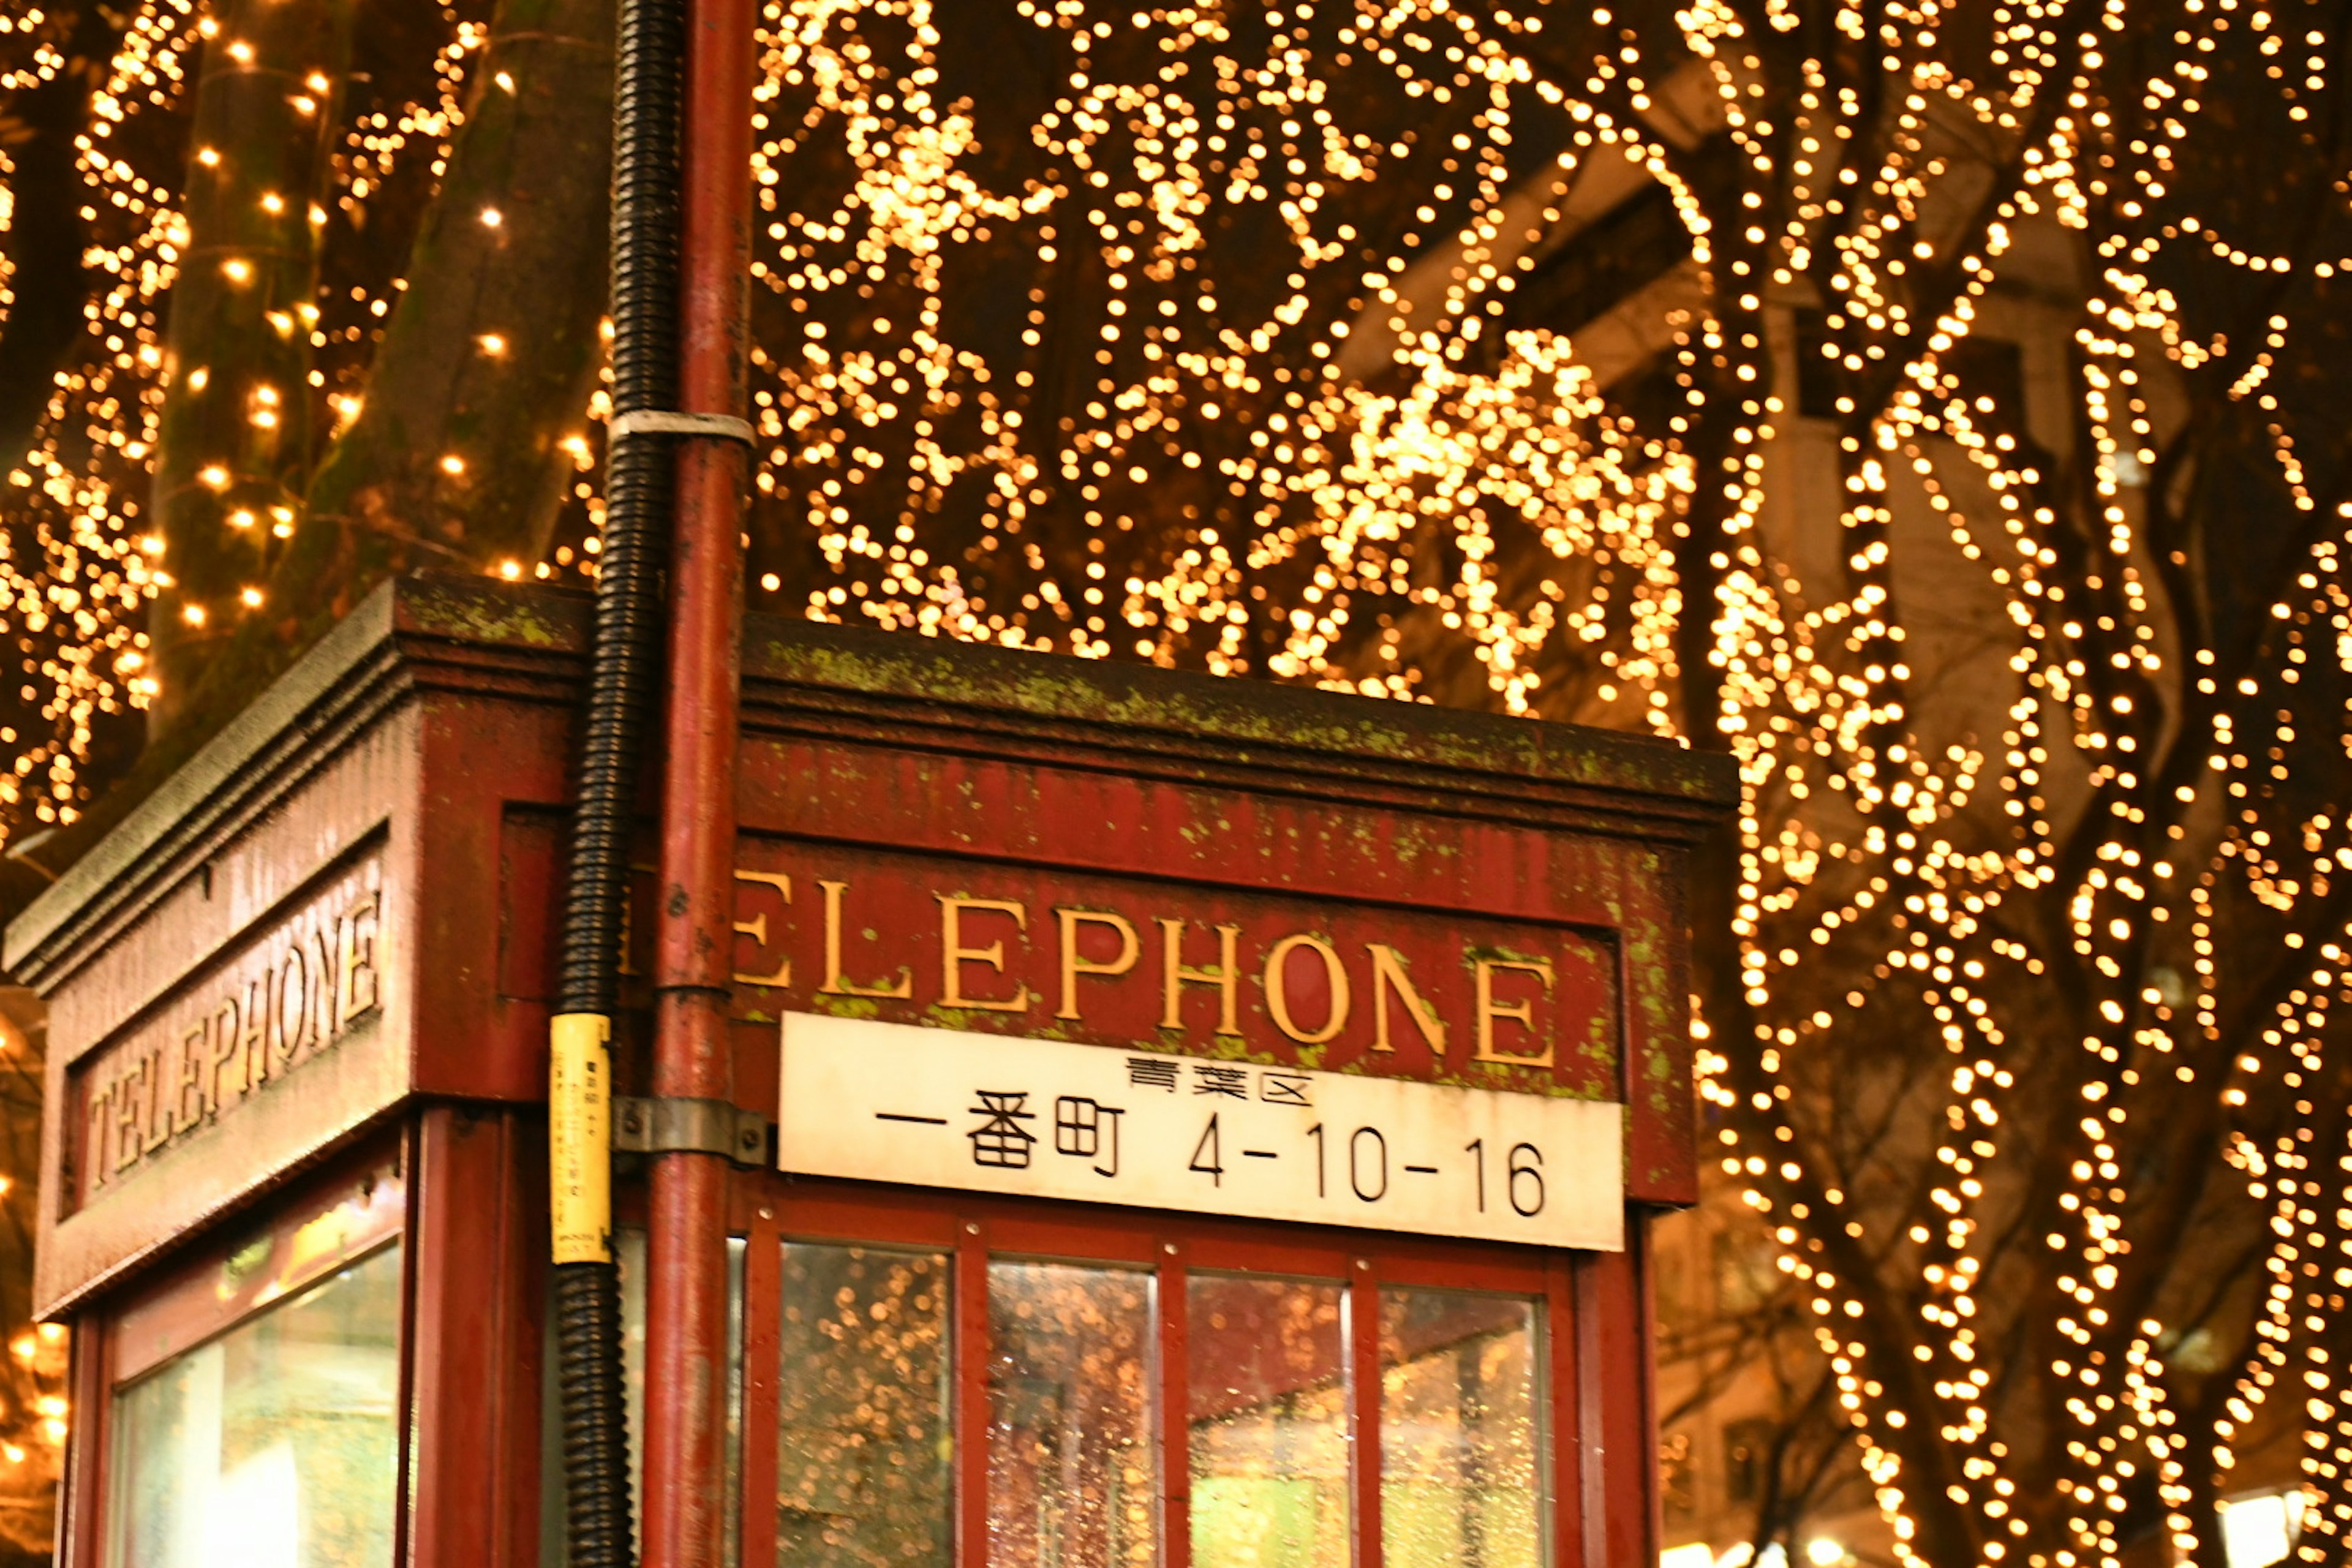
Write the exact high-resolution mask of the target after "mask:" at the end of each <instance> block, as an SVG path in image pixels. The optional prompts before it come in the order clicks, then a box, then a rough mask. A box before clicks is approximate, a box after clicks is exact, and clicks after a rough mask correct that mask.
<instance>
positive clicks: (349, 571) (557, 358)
mask: <svg viewBox="0 0 2352 1568" xmlns="http://www.w3.org/2000/svg"><path fill="white" fill-rule="evenodd" d="M613 24H614V4H613V0H504V3H503V4H501V5H499V10H498V13H497V15H496V16H495V18H494V19H493V22H492V24H491V31H490V37H489V41H488V45H487V46H486V47H485V49H484V50H483V53H482V56H481V57H480V58H479V59H478V62H477V64H476V66H475V70H476V73H477V74H476V81H475V92H474V95H473V101H472V103H471V104H470V106H469V108H468V110H467V120H466V123H465V126H464V129H463V130H462V131H460V132H459V133H458V136H457V142H456V145H455V146H454V147H453V149H452V150H451V153H450V157H449V166H448V172H447V174H446V177H445V178H444V180H443V182H442V186H441V190H440V192H439V194H438V195H437V196H436V199H435V202H434V204H433V206H432V208H431V209H430V210H429V211H428V212H427V214H426V215H425V219H424V222H423V225H422V226H421V228H420V229H419V231H418V234H417V238H416V241H415V247H414V249H413V250H412V252H411V255H410V258H409V266H408V269H407V273H406V280H407V288H406V289H405V291H404V294H403V295H402V298H401V301H400V304H399V307H398V308H397V309H396V310H394V311H393V313H392V316H391V319H390V321H389V323H388V325H387V327H386V330H385V332H384V338H383V343H382V344H381V345H380V346H379V347H378V349H377V351H376V355H375V358H374V361H373V364H372V366H371V368H370V372H369V379H368V384H367V394H366V397H365V401H364V403H363V405H362V409H361V411H360V413H359V415H358V416H357V417H356V419H354V420H353V421H352V424H351V425H350V426H349V427H348V428H347V429H345V430H344V431H343V432H342V434H341V436H340V437H338V438H337V439H336V441H335V444H334V446H333V447H332V448H331V450H330V451H329V453H328V454H327V457H326V458H325V461H324V462H323V463H321V464H320V466H319V468H317V470H316V471H315V472H314V473H313V474H312V475H311V476H310V479H309V483H308V485H307V493H305V494H304V496H303V500H302V503H301V507H300V510H299V511H298V512H297V515H296V519H295V522H294V533H293V538H292V539H291V540H290V541H289V542H288V543H287V545H286V547H285V550H284V553H283V555H282V557H281V558H280V559H279V560H278V562H277V563H276V565H275V567H274V568H273V569H272V570H271V572H270V574H269V575H268V579H267V585H266V587H265V590H264V599H263V603H262V605H261V606H260V607H258V608H257V609H253V610H250V611H247V612H245V613H244V614H242V615H241V616H239V617H238V619H237V621H236V625H235V626H234V627H233V628H232V629H228V630H226V633H225V635H222V636H221V637H218V638H217V639H216V640H215V642H214V643H213V645H212V646H211V647H210V648H209V649H208V650H207V651H206V652H205V654H204V655H203V656H202V662H201V663H200V664H197V665H196V666H194V668H184V669H183V670H182V672H181V674H180V680H181V683H182V686H181V690H180V692H179V693H178V695H177V697H176V699H175V700H174V702H173V709H172V715H171V721H170V722H169V723H168V724H167V725H165V726H164V727H163V729H162V730H161V731H159V732H157V733H155V734H152V735H151V737H150V739H149V742H148V746H147V749H146V751H145V752H144V753H143V754H142V756H141V758H140V760H139V763H138V765H137V766H136V767H135V768H134V769H132V770H131V773H130V775H129V776H128V777H126V778H125V779H124V780H123V781H122V782H121V784H117V785H116V786H115V787H114V788H113V789H111V790H110V791H108V792H107V794H106V795H104V796H103V797H102V798H101V799H100V801H99V802H97V803H96V804H95V805H93V807H92V808H91V810H90V811H89V812H88V813H87V814H86V815H85V816H83V817H82V818H81V819H80V821H79V822H77V823H76V824H75V825H74V826H73V827H72V828H70V829H68V830H66V831H65V833H64V834H62V835H61V837H62V838H63V839H64V840H65V842H63V843H61V844H59V845H58V846H57V847H56V848H55V849H54V850H53V851H52V852H50V856H49V858H51V859H52V860H53V861H54V863H56V864H58V865H65V864H68V863H69V862H70V861H71V860H72V859H73V858H75V857H76V856H77V855H78V854H79V851H80V850H81V849H82V848H83V847H87V846H88V845H89V844H91V843H94V842H96V841H97V839H98V838H99V837H102V836H103V835H104V833H105V832H106V830H107V829H108V828H109V827H110V826H113V824H115V823H116V822H119V821H120V820H121V818H122V816H124V815H125V814H126V813H127V812H128V811H129V810H130V809H131V806H133V805H136V804H137V803H138V802H139V801H140V800H142V799H143V798H145V796H146V795H147V794H148V793H149V792H150V791H151V790H152V789H153V788H154V787H155V785H156V784H160V783H161V782H162V781H163V779H165V778H167V777H169V776H170V775H171V773H173V770H174V769H176V768H177V767H178V766H179V765H180V764H181V763H184V762H185V761H186V760H187V759H188V757H189V756H191V755H193V754H194V752H195V750H196V748H197V747H199V746H201V745H202V744H203V743H204V742H205V740H206V739H208V738H209V737H210V736H211V735H212V734H213V733H214V732H215V731H216V730H218V729H219V728H220V726H221V725H222V724H224V723H226V721H228V720H229V719H230V718H232V717H233V716H235V715H236V712H237V711H238V710H241V709H243V708H244V706H245V705H246V704H247V702H249V701H251V700H253V697H254V694H255V693H257V691H259V690H260V689H262V688H263V687H265V686H267V685H268V683H269V682H270V681H271V680H273V679H276V678H277V677H278V674H280V673H281V672H282V671H284V670H285V669H286V668H287V667H288V666H289V665H290V664H292V663H293V662H294V660H295V659H296V658H298V657H299V656H300V654H301V653H302V651H303V650H304V649H305V648H307V647H310V645H311V643H313V642H315V641H316V640H317V639H318V638H319V637H320V636H321V635H323V634H324V633H325V632H326V631H327V629H328V628H329V627H330V626H333V625H334V623H335V621H336V620H337V619H338V618H340V617H341V616H343V615H344V614H346V613H347V612H348V611H349V610H350V609H351V608H352V605H355V604H357V603H358V602H359V601H360V600H361V599H362V598H364V597H365V596H366V595H367V594H368V593H369V591H370V590H372V589H373V588H374V587H375V585H376V584H379V583H381V582H383V580H384V579H385V578H386V577H390V576H393V575H395V574H399V573H402V572H405V571H409V570H412V569H414V568H416V567H419V566H431V565H446V566H455V567H461V568H469V569H473V570H478V571H489V570H495V569H496V568H497V567H498V565H499V563H501V562H503V561H508V560H512V561H514V562H516V563H531V562H536V561H537V560H538V559H539V558H540V556H541V553H542V552H543V551H544V550H545V548H546V545H547V540H548V536H549V534H550V533H551V531H552V530H553V527H554V524H555V521H556V518H557V515H558V513H559V510H560V509H561V504H562V499H563V493H564V485H565V482H566V480H567V479H569V478H570V476H571V475H572V473H573V472H574V470H575V458H574V455H573V454H574V451H575V450H583V451H584V448H578V447H567V446H566V445H565V443H566V442H567V441H569V440H571V439H572V437H585V436H586V434H587V417H586V410H587V405H588V397H589V394H590V392H591V391H592V390H593V386H594V383H595V377H596V373H597V367H598V365H599V363H601V361H602V354H603V351H602V339H601V333H600V329H599V322H600V321H601V319H602V316H603V311H604V255H605V244H604V239H605V211H606V203H607V199H608V196H609V190H608V186H609V184H610V168H611V161H612V142H611V128H612V102H613V68H612V51H613ZM501 76H504V77H505V78H506V79H508V80H509V81H511V83H512V84H513V85H512V88H511V89H509V88H508V87H506V86H505V85H502V84H501V83H500V81H499V78H500V77H501ZM488 214H495V215H496V221H495V222H486V221H484V220H485V216H486V215H488ZM174 308H175V310H176V308H177V307H176V303H175V307H174ZM248 335H250V334H248ZM488 340H496V341H495V342H490V341H488ZM452 457H454V458H457V468H456V470H455V471H452V470H451V468H448V467H446V466H445V463H444V458H452ZM162 619H163V616H160V615H159V616H158V620H159V624H160V622H161V620H162Z"/></svg>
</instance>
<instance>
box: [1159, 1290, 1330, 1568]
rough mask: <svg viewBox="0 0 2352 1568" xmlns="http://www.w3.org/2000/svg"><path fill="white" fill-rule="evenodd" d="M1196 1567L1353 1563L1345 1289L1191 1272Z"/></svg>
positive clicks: (1303, 1567) (1297, 1567)
mask: <svg viewBox="0 0 2352 1568" xmlns="http://www.w3.org/2000/svg"><path fill="white" fill-rule="evenodd" d="M1185 1299H1186V1314H1185V1334H1186V1339H1187V1341H1188V1344H1189V1349H1188V1352H1187V1353H1188V1356H1189V1359H1190V1360H1191V1362H1192V1375H1191V1390H1190V1394H1189V1398H1190V1400H1191V1405H1190V1409H1189V1411H1188V1426H1189V1427H1190V1430H1191V1439H1190V1444H1189V1447H1191V1450H1192V1455H1191V1465H1192V1472H1191V1474H1192V1563H1193V1565H1194V1568H1348V1560H1349V1532H1348V1380H1347V1365H1348V1362H1347V1337H1346V1333H1345V1331H1344V1329H1343V1327H1342V1324H1343V1322H1344V1318H1345V1312H1344V1309H1345V1307H1346V1303H1347V1290H1346V1289H1345V1288H1344V1287H1343V1286H1340V1285H1339V1284H1337V1283H1336V1282H1333V1283H1326V1282H1323V1281H1318V1280H1307V1279H1256V1278H1242V1277H1238V1276H1234V1275H1221V1274H1194V1275H1192V1276H1191V1277H1190V1279H1188V1280H1187V1282H1186V1290H1185Z"/></svg>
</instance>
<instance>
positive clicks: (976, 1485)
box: [953, 1219, 992, 1568]
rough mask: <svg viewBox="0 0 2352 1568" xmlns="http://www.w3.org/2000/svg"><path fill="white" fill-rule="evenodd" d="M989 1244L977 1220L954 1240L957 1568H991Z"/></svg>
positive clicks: (960, 1228)
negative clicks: (989, 1515)
mask: <svg viewBox="0 0 2352 1568" xmlns="http://www.w3.org/2000/svg"><path fill="white" fill-rule="evenodd" d="M988 1243H989V1237H988V1233H987V1232H986V1230H984V1229H983V1228H982V1222H981V1221H979V1220H977V1219H965V1220H961V1221H960V1222H959V1223H958V1225H957V1226H956V1238H955V1323H954V1325H953V1327H954V1332H955V1366H954V1369H953V1375H954V1378H955V1459H956V1470H955V1500H956V1504H955V1506H956V1532H955V1542H956V1545H955V1553H956V1568H988V1555H989V1553H988V1426H989V1420H990V1417H991V1415H992V1410H991V1408H990V1403H989V1397H988V1370H989V1369H988Z"/></svg>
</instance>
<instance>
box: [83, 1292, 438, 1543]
mask: <svg viewBox="0 0 2352 1568" xmlns="http://www.w3.org/2000/svg"><path fill="white" fill-rule="evenodd" d="M399 1396H400V1248H399V1247H397V1246H394V1247H387V1248H385V1249H384V1250H383V1251H382V1252H379V1253H377V1254H375V1255H374V1256H373V1257H372V1258H366V1259H364V1260H362V1261H361V1262H359V1263H355V1264H353V1265H352V1267H350V1268H346V1269H344V1270H342V1271H341V1273H339V1274H335V1275H332V1276H331V1277H329V1278H328V1279H323V1280H321V1281H320V1283H318V1284H316V1285H313V1286H311V1287H310V1289H307V1290H304V1291H302V1292H301V1293H299V1295H294V1296H289V1297H288V1298H287V1299H286V1300H282V1301H280V1302H279V1303H278V1304H277V1305H276V1306H274V1307H271V1308H270V1309H268V1310H267V1311H265V1312H262V1313H260V1314H259V1315H258V1316H256V1317H253V1318H249V1319H247V1321H245V1322H243V1323H240V1324H239V1325H237V1326H236V1328H234V1329H231V1330H230V1331H228V1332H226V1333H225V1334H223V1335H221V1336H220V1337H219V1338H218V1339H215V1340H213V1341H211V1342H207V1343H205V1344H202V1345H199V1346H197V1347H196V1348H195V1349H194V1350H192V1351H189V1352H186V1353H185V1354H183V1355H180V1356H176V1357H174V1358H173V1359H172V1360H171V1361H168V1362H166V1363H163V1366H161V1367H160V1368H158V1369H157V1370H156V1371H155V1372H153V1373H150V1374H149V1375H148V1376H147V1377H145V1378H142V1380H141V1381H140V1382H138V1383H136V1384H132V1385H131V1387H129V1388H127V1389H124V1390H123V1391H122V1392H121V1393H120V1394H117V1395H115V1400H114V1412H113V1422H114V1445H113V1446H114V1453H113V1473H112V1475H111V1477H110V1484H109V1490H110V1495H111V1500H112V1508H111V1509H110V1519H109V1521H108V1525H107V1562H108V1563H109V1564H110V1568H183V1565H184V1568H210V1565H211V1564H215V1563H238V1564H240V1565H241V1568H376V1565H378V1564H383V1565H385V1568H389V1565H390V1563H391V1562H392V1542H393V1526H394V1514H395V1510H396V1509H397V1507H398V1503H399V1493H398V1481H399V1464H400V1418H399V1409H398V1405H399Z"/></svg>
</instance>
